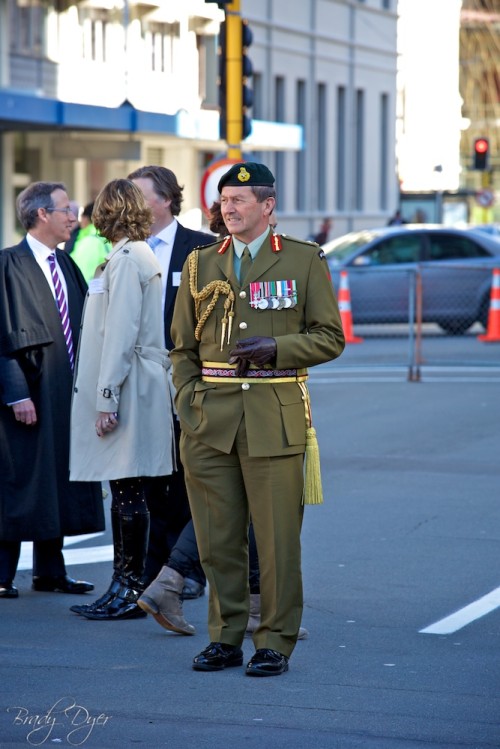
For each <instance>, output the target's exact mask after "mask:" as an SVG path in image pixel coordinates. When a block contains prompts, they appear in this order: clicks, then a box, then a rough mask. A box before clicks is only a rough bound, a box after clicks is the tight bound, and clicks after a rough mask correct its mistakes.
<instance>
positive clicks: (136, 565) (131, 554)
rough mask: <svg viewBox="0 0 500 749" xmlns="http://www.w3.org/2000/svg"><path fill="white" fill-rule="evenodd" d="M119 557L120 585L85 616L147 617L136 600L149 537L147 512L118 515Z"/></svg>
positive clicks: (141, 579) (141, 584)
mask: <svg viewBox="0 0 500 749" xmlns="http://www.w3.org/2000/svg"><path fill="white" fill-rule="evenodd" d="M119 524H120V530H121V539H122V548H123V558H122V569H121V578H120V585H119V588H118V590H117V592H116V594H115V596H114V597H113V598H112V599H111V600H110V601H109V602H108V603H107V604H104V605H103V606H99V607H97V608H94V609H92V610H91V611H83V612H82V615H83V616H85V617H86V618H87V619H103V620H115V619H138V618H140V617H144V616H147V614H146V612H145V611H142V609H140V608H139V606H138V605H137V600H138V598H139V596H140V595H141V593H142V591H143V590H144V586H143V575H144V565H145V562H146V553H147V549H148V538H149V512H148V513H143V514H139V513H137V514H135V515H121V516H120V517H119Z"/></svg>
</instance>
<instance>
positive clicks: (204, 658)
mask: <svg viewBox="0 0 500 749" xmlns="http://www.w3.org/2000/svg"><path fill="white" fill-rule="evenodd" d="M242 665H243V651H242V650H241V648H237V647H235V646H234V645H226V644H225V643H224V642H211V643H210V645H209V646H208V647H206V648H205V650H202V651H201V653H200V654H199V655H197V656H196V658H194V659H193V668H194V670H195V671H222V669H223V668H231V667H232V666H242Z"/></svg>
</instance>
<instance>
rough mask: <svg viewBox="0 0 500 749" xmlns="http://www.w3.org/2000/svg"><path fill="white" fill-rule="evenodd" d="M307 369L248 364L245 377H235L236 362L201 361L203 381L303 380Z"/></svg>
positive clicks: (280, 381)
mask: <svg viewBox="0 0 500 749" xmlns="http://www.w3.org/2000/svg"><path fill="white" fill-rule="evenodd" d="M308 376H309V375H308V373H307V369H259V368H258V367H255V366H254V365H253V364H251V365H250V368H249V370H248V372H247V373H246V375H245V377H236V364H226V363H225V362H212V361H204V362H202V370H201V379H202V380H203V382H220V383H222V382H232V383H244V382H251V383H261V382H271V383H274V384H277V383H282V382H304V381H305V380H307V378H308Z"/></svg>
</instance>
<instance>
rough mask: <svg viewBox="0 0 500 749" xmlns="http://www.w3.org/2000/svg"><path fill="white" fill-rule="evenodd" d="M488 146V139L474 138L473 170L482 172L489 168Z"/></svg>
mask: <svg viewBox="0 0 500 749" xmlns="http://www.w3.org/2000/svg"><path fill="white" fill-rule="evenodd" d="M489 157H490V144H489V141H488V138H476V140H475V141H474V169H477V170H479V171H481V172H484V171H485V170H486V169H488V167H489V160H490V158H489Z"/></svg>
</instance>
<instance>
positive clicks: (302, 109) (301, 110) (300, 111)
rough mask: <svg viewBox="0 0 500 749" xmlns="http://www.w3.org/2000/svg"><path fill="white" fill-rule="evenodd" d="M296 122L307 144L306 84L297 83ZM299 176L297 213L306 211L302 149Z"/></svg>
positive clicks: (299, 159)
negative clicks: (300, 127) (301, 128)
mask: <svg viewBox="0 0 500 749" xmlns="http://www.w3.org/2000/svg"><path fill="white" fill-rule="evenodd" d="M295 106H296V118H295V119H296V122H297V125H302V127H303V130H304V142H307V131H306V114H307V102H306V82H305V81H297V87H296V102H295ZM296 167H297V175H296V180H295V208H296V210H297V211H305V209H306V150H305V149H302V150H301V151H299V152H298V153H297V155H296Z"/></svg>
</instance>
